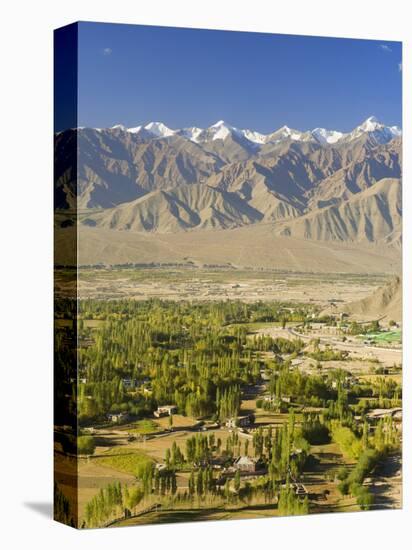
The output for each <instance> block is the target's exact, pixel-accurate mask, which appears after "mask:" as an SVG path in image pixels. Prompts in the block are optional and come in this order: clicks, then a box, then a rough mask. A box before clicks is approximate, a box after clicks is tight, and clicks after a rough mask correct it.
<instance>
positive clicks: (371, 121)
mask: <svg viewBox="0 0 412 550" xmlns="http://www.w3.org/2000/svg"><path fill="white" fill-rule="evenodd" d="M381 127H383V124H381V123H380V122H378V119H377V118H376V117H375V116H370V117H369V118H367V119H366V120H365V121H364V122H362V124H360V125H359V126H358V128H359V130H362V131H363V132H374V131H375V130H377V129H378V128H381Z"/></svg>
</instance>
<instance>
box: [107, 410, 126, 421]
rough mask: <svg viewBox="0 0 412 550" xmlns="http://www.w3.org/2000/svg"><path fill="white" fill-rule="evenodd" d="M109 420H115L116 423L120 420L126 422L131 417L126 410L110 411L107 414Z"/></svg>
mask: <svg viewBox="0 0 412 550" xmlns="http://www.w3.org/2000/svg"><path fill="white" fill-rule="evenodd" d="M107 418H108V420H110V422H113V423H114V424H118V423H119V422H124V421H125V420H127V419H128V418H129V413H126V412H120V413H109V414H108V415H107Z"/></svg>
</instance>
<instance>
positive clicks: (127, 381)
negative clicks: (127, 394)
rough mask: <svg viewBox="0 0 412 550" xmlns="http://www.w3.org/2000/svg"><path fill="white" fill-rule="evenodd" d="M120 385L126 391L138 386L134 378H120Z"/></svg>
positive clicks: (137, 381) (138, 383)
mask: <svg viewBox="0 0 412 550" xmlns="http://www.w3.org/2000/svg"><path fill="white" fill-rule="evenodd" d="M122 383H123V386H124V387H125V388H126V389H134V388H137V387H139V385H140V382H139V380H137V379H136V378H122Z"/></svg>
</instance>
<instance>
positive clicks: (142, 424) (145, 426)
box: [127, 418, 161, 435]
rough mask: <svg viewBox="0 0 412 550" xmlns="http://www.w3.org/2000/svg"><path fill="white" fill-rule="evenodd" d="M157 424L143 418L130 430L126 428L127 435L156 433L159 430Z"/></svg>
mask: <svg viewBox="0 0 412 550" xmlns="http://www.w3.org/2000/svg"><path fill="white" fill-rule="evenodd" d="M160 429H161V428H160V426H159V424H157V422H155V421H154V420H151V419H150V418H145V419H144V420H138V421H137V422H135V423H134V424H133V425H132V427H131V428H127V431H128V433H131V434H138V435H146V434H150V433H153V432H158V431H159V430H160Z"/></svg>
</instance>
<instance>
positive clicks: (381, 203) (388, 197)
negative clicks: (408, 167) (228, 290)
mask: <svg viewBox="0 0 412 550" xmlns="http://www.w3.org/2000/svg"><path fill="white" fill-rule="evenodd" d="M401 201H402V191H401V184H400V181H399V180H396V179H383V180H381V181H379V182H378V183H376V184H375V185H373V186H372V187H369V188H367V189H366V190H365V191H362V192H360V193H357V194H355V195H353V196H352V197H351V198H350V199H349V200H347V201H344V202H340V203H338V204H337V205H334V206H330V207H328V208H323V209H320V210H315V211H313V212H310V213H308V214H306V215H304V216H301V217H299V218H297V219H295V220H292V221H288V222H286V223H284V224H282V225H281V226H280V227H279V228H278V229H277V232H278V234H279V235H284V236H292V237H296V238H300V239H314V240H325V241H346V242H348V241H356V242H376V243H377V242H388V240H390V238H391V236H393V235H398V234H400V230H401V224H402V203H401Z"/></svg>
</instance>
